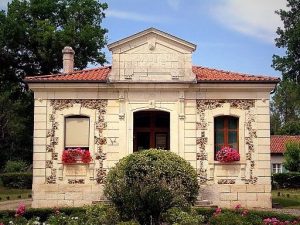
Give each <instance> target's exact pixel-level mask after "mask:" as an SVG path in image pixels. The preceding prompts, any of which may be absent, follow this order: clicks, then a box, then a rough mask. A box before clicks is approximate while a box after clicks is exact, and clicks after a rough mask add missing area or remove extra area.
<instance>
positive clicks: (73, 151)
mask: <svg viewBox="0 0 300 225" xmlns="http://www.w3.org/2000/svg"><path fill="white" fill-rule="evenodd" d="M91 161H92V157H91V154H90V152H89V151H88V150H84V149H81V148H69V149H67V150H64V151H63V153H62V162H63V164H75V163H83V164H89V163H90V162H91Z"/></svg>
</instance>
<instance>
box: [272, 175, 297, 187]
mask: <svg viewBox="0 0 300 225" xmlns="http://www.w3.org/2000/svg"><path fill="white" fill-rule="evenodd" d="M272 184H273V186H274V187H276V188H299V187H300V173H298V172H289V173H275V174H273V175H272Z"/></svg>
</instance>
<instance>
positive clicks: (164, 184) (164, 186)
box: [104, 149, 199, 225]
mask: <svg viewBox="0 0 300 225" xmlns="http://www.w3.org/2000/svg"><path fill="white" fill-rule="evenodd" d="M198 191H199V185H198V182H197V174H196V171H195V170H194V168H193V167H192V166H191V165H190V164H189V163H188V162H187V161H185V160H184V159H182V158H181V157H179V156H178V155H176V154H174V153H172V152H169V151H163V150H156V149H152V150H145V151H141V152H137V153H133V154H131V155H129V156H127V157H125V158H123V159H121V160H120V161H119V162H118V163H117V164H116V166H115V167H114V168H112V169H111V170H110V171H109V173H108V175H107V180H106V185H105V190H104V193H105V194H106V196H107V198H108V199H109V200H111V201H112V203H113V204H114V205H115V207H116V208H117V209H118V211H119V212H120V215H121V217H122V218H124V219H126V220H130V219H137V220H138V221H139V222H140V224H143V225H144V224H149V223H150V221H152V223H153V224H158V223H159V221H160V219H161V214H162V213H164V212H166V211H167V210H168V209H170V208H172V207H180V208H188V207H190V205H191V204H193V203H194V202H195V201H196V199H197V196H198Z"/></svg>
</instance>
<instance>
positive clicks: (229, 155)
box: [216, 147, 240, 162]
mask: <svg viewBox="0 0 300 225" xmlns="http://www.w3.org/2000/svg"><path fill="white" fill-rule="evenodd" d="M216 159H217V160H218V161H219V162H232V161H239V160H240V154H239V153H238V151H237V150H235V149H233V148H230V147H223V148H222V149H221V150H220V151H218V152H217V155H216Z"/></svg>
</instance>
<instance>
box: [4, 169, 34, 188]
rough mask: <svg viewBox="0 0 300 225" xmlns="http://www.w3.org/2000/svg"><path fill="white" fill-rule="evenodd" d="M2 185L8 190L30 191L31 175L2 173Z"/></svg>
mask: <svg viewBox="0 0 300 225" xmlns="http://www.w3.org/2000/svg"><path fill="white" fill-rule="evenodd" d="M0 179H1V181H2V185H3V186H4V187H8V188H18V189H31V187H32V174H31V173H3V174H0Z"/></svg>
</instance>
